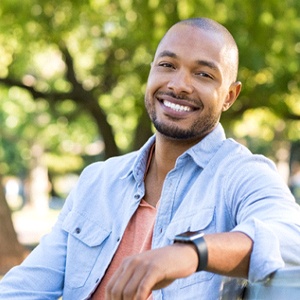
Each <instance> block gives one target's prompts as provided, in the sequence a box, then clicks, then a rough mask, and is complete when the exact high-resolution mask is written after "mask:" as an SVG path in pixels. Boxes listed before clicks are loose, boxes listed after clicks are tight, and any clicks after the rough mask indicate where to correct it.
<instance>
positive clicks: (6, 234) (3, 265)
mask: <svg viewBox="0 0 300 300" xmlns="http://www.w3.org/2000/svg"><path fill="white" fill-rule="evenodd" d="M0 220H1V226H0V274H5V273H6V272H7V271H8V270H9V269H10V268H12V267H13V266H15V265H17V264H20V263H21V262H22V260H23V259H24V258H25V256H26V254H27V251H26V249H25V247H23V246H22V245H21V244H20V243H19V241H18V239H17V234H16V232H15V229H14V226H13V222H12V219H11V212H10V209H9V206H8V204H7V202H6V199H5V194H4V188H3V185H2V178H1V176H0Z"/></svg>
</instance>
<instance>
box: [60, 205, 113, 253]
mask: <svg viewBox="0 0 300 300" xmlns="http://www.w3.org/2000/svg"><path fill="white" fill-rule="evenodd" d="M62 228H63V230H65V231H67V232H68V233H69V234H71V235H72V236H73V237H75V238H77V239H79V240H80V241H82V242H83V243H84V244H86V245H88V246H89V247H95V246H99V245H100V244H101V243H102V242H103V241H104V240H105V239H106V238H107V237H108V236H109V235H110V234H111V231H110V230H106V229H104V228H103V227H101V225H100V224H99V223H98V222H95V221H93V220H90V219H89V218H88V217H87V216H85V215H83V214H81V213H79V212H76V211H71V212H70V213H69V214H68V215H67V217H66V219H65V220H64V222H63V224H62Z"/></svg>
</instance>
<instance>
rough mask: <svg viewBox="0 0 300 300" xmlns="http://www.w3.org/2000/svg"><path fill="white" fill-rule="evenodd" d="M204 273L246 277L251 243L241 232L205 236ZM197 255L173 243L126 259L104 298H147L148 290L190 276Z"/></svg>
mask: <svg viewBox="0 0 300 300" xmlns="http://www.w3.org/2000/svg"><path fill="white" fill-rule="evenodd" d="M205 241H206V244H207V248H208V253H209V255H208V265H207V269H206V270H207V271H211V272H215V273H219V274H224V275H229V276H240V277H247V274H248V268H249V260H250V253H251V250H252V240H251V239H250V238H249V237H248V236H247V235H245V234H243V233H241V232H228V233H219V234H210V235H206V236H205ZM197 265H198V256H197V253H196V250H195V249H194V246H193V245H189V244H179V243H176V244H173V245H170V246H166V247H163V248H160V249H155V250H150V251H147V252H144V253H141V254H138V255H135V256H132V257H129V258H126V259H125V260H124V261H123V263H122V264H121V266H120V267H119V269H118V270H117V271H116V273H115V274H114V276H113V277H112V278H111V280H110V282H109V283H108V286H107V293H106V299H107V300H117V299H139V300H143V299H147V297H148V296H149V295H150V293H151V291H152V290H154V289H160V288H163V287H166V286H167V285H169V284H171V283H172V282H173V281H174V280H176V279H178V278H183V277H186V276H189V275H191V274H193V273H194V272H195V271H196V268H197Z"/></svg>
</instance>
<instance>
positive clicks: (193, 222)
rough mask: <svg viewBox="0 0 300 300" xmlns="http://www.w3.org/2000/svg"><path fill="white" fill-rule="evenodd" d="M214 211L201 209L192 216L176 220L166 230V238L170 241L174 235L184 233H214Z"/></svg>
mask: <svg viewBox="0 0 300 300" xmlns="http://www.w3.org/2000/svg"><path fill="white" fill-rule="evenodd" d="M214 211H215V209H214V207H209V208H204V209H201V212H197V213H195V214H193V215H189V216H185V217H182V218H176V219H175V220H174V221H172V222H171V223H170V224H169V226H168V228H167V231H166V236H167V238H168V239H169V240H171V241H172V240H174V237H175V235H177V234H180V233H183V232H186V231H198V230H203V231H204V233H209V232H210V233H211V232H214V231H215V224H214Z"/></svg>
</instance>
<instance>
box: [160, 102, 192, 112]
mask: <svg viewBox="0 0 300 300" xmlns="http://www.w3.org/2000/svg"><path fill="white" fill-rule="evenodd" d="M163 104H164V106H166V107H169V108H171V109H173V110H175V111H178V112H181V111H182V112H189V111H192V108H191V107H190V106H185V105H180V104H175V103H172V102H169V101H167V100H163Z"/></svg>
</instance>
